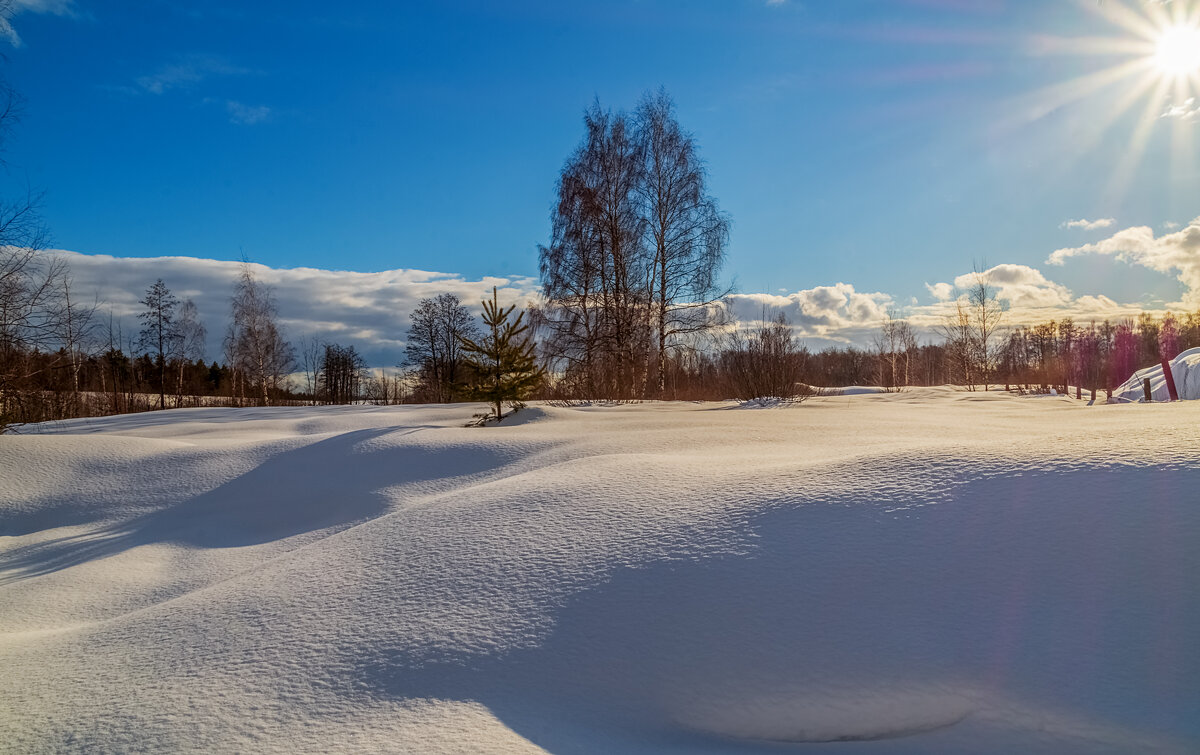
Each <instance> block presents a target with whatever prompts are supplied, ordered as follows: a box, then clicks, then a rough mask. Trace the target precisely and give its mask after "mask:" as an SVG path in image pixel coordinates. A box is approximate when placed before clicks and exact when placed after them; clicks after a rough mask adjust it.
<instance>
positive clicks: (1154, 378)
mask: <svg viewBox="0 0 1200 755" xmlns="http://www.w3.org/2000/svg"><path fill="white" fill-rule="evenodd" d="M1168 364H1169V365H1170V367H1171V376H1172V377H1173V378H1175V390H1176V392H1177V393H1178V394H1179V398H1180V400H1182V401H1187V400H1195V399H1200V347H1196V348H1194V349H1188V350H1187V351H1184V352H1182V353H1181V354H1179V356H1177V357H1175V358H1174V359H1172V360H1171V361H1170V362H1168ZM1146 378H1149V379H1150V396H1151V397H1152V398H1153V399H1154V400H1155V401H1170V399H1171V394H1170V391H1169V390H1168V389H1167V379H1166V376H1165V373H1164V372H1163V368H1162V365H1161V364H1156V365H1153V366H1151V367H1147V368H1145V369H1141V370H1138V371H1137V372H1135V373H1133V375H1132V376H1130V378H1129V379H1128V380H1126V381H1125V382H1124V383H1122V384H1121V387H1120V388H1117V389H1116V390H1115V391H1113V398H1115V399H1117V400H1119V401H1144V400H1145V398H1146V391H1145V388H1144V386H1143V384H1142V381H1143V380H1145V379H1146Z"/></svg>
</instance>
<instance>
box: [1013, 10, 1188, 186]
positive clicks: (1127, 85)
mask: <svg viewBox="0 0 1200 755" xmlns="http://www.w3.org/2000/svg"><path fill="white" fill-rule="evenodd" d="M1075 2H1076V4H1077V5H1078V6H1079V7H1080V8H1081V9H1083V10H1085V11H1086V12H1087V13H1089V14H1091V15H1094V16H1096V17H1098V18H1099V19H1102V20H1103V21H1105V22H1107V23H1109V24H1112V25H1113V26H1114V27H1116V28H1117V29H1119V30H1120V31H1121V32H1122V35H1121V36H1115V37H1114V36H1107V37H1106V36H1103V35H1091V36H1079V37H1073V38H1068V37H1057V36H1034V37H1031V38H1030V39H1029V40H1028V50H1029V53H1030V54H1031V55H1046V56H1049V55H1078V56H1084V57H1092V58H1095V59H1097V60H1103V59H1105V58H1107V59H1108V60H1105V61H1104V64H1105V65H1104V66H1103V67H1101V68H1099V69H1098V70H1094V71H1092V72H1091V73H1088V74H1085V75H1082V76H1079V77H1076V78H1073V79H1069V80H1066V81H1060V82H1057V83H1054V84H1051V85H1048V86H1045V87H1043V88H1041V89H1038V90H1035V91H1032V92H1030V93H1027V94H1025V95H1022V96H1020V97H1018V98H1016V99H1014V100H1013V102H1012V104H1011V106H1010V108H1009V113H1010V114H1009V117H1008V118H1007V120H1006V121H1001V122H1000V123H999V124H998V125H999V126H1000V127H1001V128H1019V127H1022V126H1028V125H1030V124H1033V123H1035V122H1037V121H1039V120H1041V119H1043V118H1045V117H1046V116H1048V115H1050V114H1052V113H1055V112H1056V111H1059V110H1061V109H1062V108H1065V107H1068V106H1074V105H1078V104H1079V103H1082V102H1084V101H1091V100H1095V99H1097V98H1098V97H1100V96H1102V94H1103V95H1109V96H1112V97H1113V99H1114V101H1113V102H1112V104H1110V105H1108V106H1102V107H1092V108H1089V110H1090V111H1092V112H1080V113H1079V114H1078V115H1079V116H1080V117H1082V118H1084V119H1085V121H1083V122H1087V123H1088V125H1087V126H1086V128H1085V129H1084V130H1086V133H1085V134H1083V135H1081V134H1080V133H1078V130H1079V129H1078V128H1077V131H1076V133H1073V134H1072V138H1071V140H1070V143H1069V146H1068V148H1066V149H1063V150H1062V151H1061V154H1062V155H1063V157H1062V159H1063V160H1065V162H1066V163H1067V164H1068V166H1069V165H1070V164H1073V163H1074V162H1075V161H1076V160H1078V159H1081V158H1082V157H1083V156H1084V154H1087V153H1089V152H1092V153H1094V152H1095V150H1096V149H1097V148H1098V147H1099V145H1100V144H1102V143H1104V141H1105V137H1106V135H1107V134H1108V133H1109V132H1110V131H1111V130H1112V129H1113V128H1114V127H1117V124H1118V123H1121V124H1126V123H1128V124H1129V126H1128V128H1130V133H1129V136H1128V138H1127V139H1126V146H1125V148H1124V150H1123V151H1122V152H1121V154H1120V155H1118V156H1114V159H1113V162H1114V163H1115V165H1114V167H1113V171H1112V174H1111V176H1110V180H1109V182H1108V187H1107V190H1106V194H1107V195H1109V196H1110V197H1113V196H1115V197H1117V198H1118V199H1119V198H1120V197H1122V196H1123V195H1124V192H1126V191H1127V190H1128V189H1127V187H1128V185H1129V183H1128V182H1129V180H1130V179H1131V178H1132V177H1133V175H1134V174H1135V172H1136V171H1137V170H1138V168H1139V167H1140V165H1141V163H1142V161H1143V160H1144V158H1145V156H1146V155H1147V154H1148V153H1149V148H1150V144H1151V143H1152V142H1157V143H1163V142H1162V140H1165V139H1170V142H1169V145H1166V144H1164V146H1169V149H1170V153H1169V154H1170V160H1169V165H1168V166H1164V168H1163V171H1162V172H1163V173H1164V175H1170V176H1171V179H1172V180H1173V181H1179V180H1183V181H1184V184H1181V185H1186V184H1187V182H1188V181H1193V180H1194V176H1195V165H1194V163H1193V160H1194V158H1195V152H1196V141H1197V139H1198V138H1200V137H1197V135H1196V132H1197V129H1196V128H1195V126H1196V125H1197V122H1198V121H1200V0H1173V1H1172V2H1141V3H1136V4H1131V3H1130V2H1125V1H1123V0H1104V2H1100V3H1097V2H1095V0H1075ZM1113 58H1118V60H1119V62H1115V63H1114V61H1113V60H1112V59H1113ZM1141 102H1144V103H1145V104H1144V105H1143V106H1141V107H1142V112H1141V113H1140V115H1137V116H1135V117H1133V118H1124V116H1125V115H1126V113H1128V112H1129V111H1130V110H1131V109H1133V108H1137V107H1138V106H1139V105H1138V103H1141ZM1086 119H1090V121H1087V120H1086ZM1079 122H1081V121H1076V123H1079ZM1168 130H1169V131H1170V135H1169V136H1168V135H1167V134H1166V132H1167V131H1168ZM1189 176H1192V178H1189Z"/></svg>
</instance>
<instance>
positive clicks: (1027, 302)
mask: <svg viewBox="0 0 1200 755" xmlns="http://www.w3.org/2000/svg"><path fill="white" fill-rule="evenodd" d="M984 276H985V277H986V278H987V280H988V282H989V283H990V284H991V285H992V286H994V287H995V288H996V297H997V298H998V299H1000V300H1001V301H1004V302H1007V303H1008V304H1009V306H1011V307H1016V308H1022V309H1033V308H1043V307H1065V306H1067V305H1069V304H1070V303H1071V301H1072V298H1073V297H1072V296H1071V291H1070V290H1069V289H1068V288H1067V287H1066V286H1063V285H1062V284H1059V283H1055V282H1053V281H1051V280H1047V278H1046V276H1045V275H1042V273H1041V271H1039V270H1035V269H1034V268H1032V267H1029V266H1028V265H1012V264H1005V265H996V266H995V267H993V268H990V269H988V270H986V271H985V272H984ZM974 280H975V274H974V273H966V274H964V275H960V276H958V277H957V278H955V279H954V285H955V286H956V287H957V288H958V289H959V290H960V291H965V290H967V289H968V288H970V287H971V284H972V283H974Z"/></svg>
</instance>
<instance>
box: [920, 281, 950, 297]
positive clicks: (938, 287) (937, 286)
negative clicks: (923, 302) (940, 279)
mask: <svg viewBox="0 0 1200 755" xmlns="http://www.w3.org/2000/svg"><path fill="white" fill-rule="evenodd" d="M925 288H926V289H928V290H929V295H930V296H932V297H933V298H934V299H936V300H938V301H950V300H951V299H953V298H954V286H953V284H950V283H926V284H925Z"/></svg>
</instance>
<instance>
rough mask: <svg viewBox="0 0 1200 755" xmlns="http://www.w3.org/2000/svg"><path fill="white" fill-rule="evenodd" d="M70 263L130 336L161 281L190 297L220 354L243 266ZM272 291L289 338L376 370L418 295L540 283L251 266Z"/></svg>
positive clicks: (529, 294) (510, 296) (523, 291)
mask: <svg viewBox="0 0 1200 755" xmlns="http://www.w3.org/2000/svg"><path fill="white" fill-rule="evenodd" d="M56 254H59V255H61V256H62V257H64V258H65V259H66V261H67V263H68V264H69V265H70V268H71V273H72V275H73V276H74V279H75V290H76V291H78V292H80V294H81V295H83V296H87V297H89V298H90V297H91V296H92V292H95V294H96V296H97V297H98V298H99V299H100V300H101V301H102V302H103V304H102V311H103V313H104V320H105V322H106V323H107V316H108V311H109V310H110V309H111V311H112V313H113V316H114V318H115V319H116V321H117V322H118V323H119V324H121V326H122V328H123V330H124V335H125V336H126V337H129V336H135V337H136V335H137V329H138V324H137V320H136V317H137V313H138V312H140V311H141V305H140V304H138V300H139V299H141V298H142V297H143V296H144V295H145V291H146V289H147V288H148V287H149V286H150V285H151V284H153V283H154V281H155V280H156V279H158V278H162V279H163V281H164V282H165V283H166V284H167V286H168V287H169V288H170V289H171V291H172V292H173V293H174V294H175V295H176V296H177V297H178V298H179V299H180V301H182V300H184V299H189V298H190V299H192V300H194V301H195V302H196V307H197V308H198V309H199V311H200V316H201V319H202V320H203V322H204V325H205V327H206V328H207V330H208V354H207V356H206V358H207V359H208V360H210V361H211V360H213V359H220V358H221V339H222V337H223V336H224V335H225V329H226V327H227V325H228V321H227V318H228V314H229V297H230V295H231V294H232V291H233V283H234V281H235V279H236V278H237V275H238V271H239V269H240V263H237V262H228V261H222V260H210V259H199V258H195V257H151V258H137V257H111V256H108V255H102V254H96V255H92V254H76V253H74V252H63V251H59V252H56ZM253 269H254V273H255V275H256V276H257V277H258V278H259V280H261V281H263V282H264V283H267V284H268V285H270V287H271V288H272V290H273V292H274V294H275V297H276V300H277V302H278V305H279V317H280V322H281V323H282V324H283V326H284V330H285V331H286V332H285V335H286V337H287V338H288V339H290V340H292V342H293V343H296V342H297V341H298V340H299V339H300V338H303V337H309V336H313V337H317V338H319V339H321V340H324V341H329V342H337V343H342V344H345V345H353V346H354V347H355V348H356V349H358V350H359V352H360V353H362V354H363V356H364V358H365V359H366V360H367V363H368V364H370V365H371V366H375V367H387V366H391V365H394V364H397V363H398V362H399V361H400V359H401V356H402V354H403V350H404V336H405V333H406V332H407V331H408V315H409V313H410V312H411V311H412V310H413V308H414V307H415V306H416V304H417V302H418V301H419V300H420V299H423V298H427V297H432V296H436V295H438V294H440V293H452V294H455V295H457V296H458V297H459V298H460V299H462V300H463V303H464V304H466V305H467V306H468V307H470V308H471V309H472V310H473V311H478V310H479V302H480V300H482V299H483V298H484V297H485V296H490V295H491V289H492V286H497V287H499V294H500V299H501V302H502V303H513V302H516V301H521V302H525V301H530V300H532V299H533V298H534V297H535V295H536V292H537V282H536V281H534V280H532V279H529V278H523V277H512V278H483V279H480V280H467V279H465V278H463V277H462V276H460V275H455V274H452V273H439V272H431V271H425V270H385V271H382V272H376V273H359V272H350V271H344V270H319V269H315V268H291V269H279V268H271V267H267V266H265V265H257V264H256V265H253Z"/></svg>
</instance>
